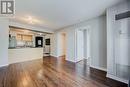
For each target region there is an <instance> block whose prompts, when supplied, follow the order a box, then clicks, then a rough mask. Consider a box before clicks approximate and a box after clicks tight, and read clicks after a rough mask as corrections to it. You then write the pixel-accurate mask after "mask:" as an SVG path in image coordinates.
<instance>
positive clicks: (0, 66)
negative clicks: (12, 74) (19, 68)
mask: <svg viewBox="0 0 130 87" xmlns="http://www.w3.org/2000/svg"><path fill="white" fill-rule="evenodd" d="M8 65H9V64H4V65H0V68H2V67H6V66H8Z"/></svg>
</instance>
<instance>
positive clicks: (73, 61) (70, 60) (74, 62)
mask: <svg viewBox="0 0 130 87" xmlns="http://www.w3.org/2000/svg"><path fill="white" fill-rule="evenodd" d="M65 60H66V61H70V62H73V63H76V61H73V60H68V59H65Z"/></svg>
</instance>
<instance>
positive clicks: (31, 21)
mask: <svg viewBox="0 0 130 87" xmlns="http://www.w3.org/2000/svg"><path fill="white" fill-rule="evenodd" d="M28 21H29V23H30V24H34V22H33V18H32V17H31V16H28Z"/></svg>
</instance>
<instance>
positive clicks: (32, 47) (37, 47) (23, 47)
mask: <svg viewBox="0 0 130 87" xmlns="http://www.w3.org/2000/svg"><path fill="white" fill-rule="evenodd" d="M26 48H43V47H10V48H8V49H26Z"/></svg>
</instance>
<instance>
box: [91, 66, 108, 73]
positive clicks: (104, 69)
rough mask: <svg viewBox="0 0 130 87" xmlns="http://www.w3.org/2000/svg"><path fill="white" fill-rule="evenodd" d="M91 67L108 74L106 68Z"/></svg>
mask: <svg viewBox="0 0 130 87" xmlns="http://www.w3.org/2000/svg"><path fill="white" fill-rule="evenodd" d="M90 67H92V68H95V69H98V70H102V71H105V72H107V69H106V68H103V67H97V66H93V65H90Z"/></svg>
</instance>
